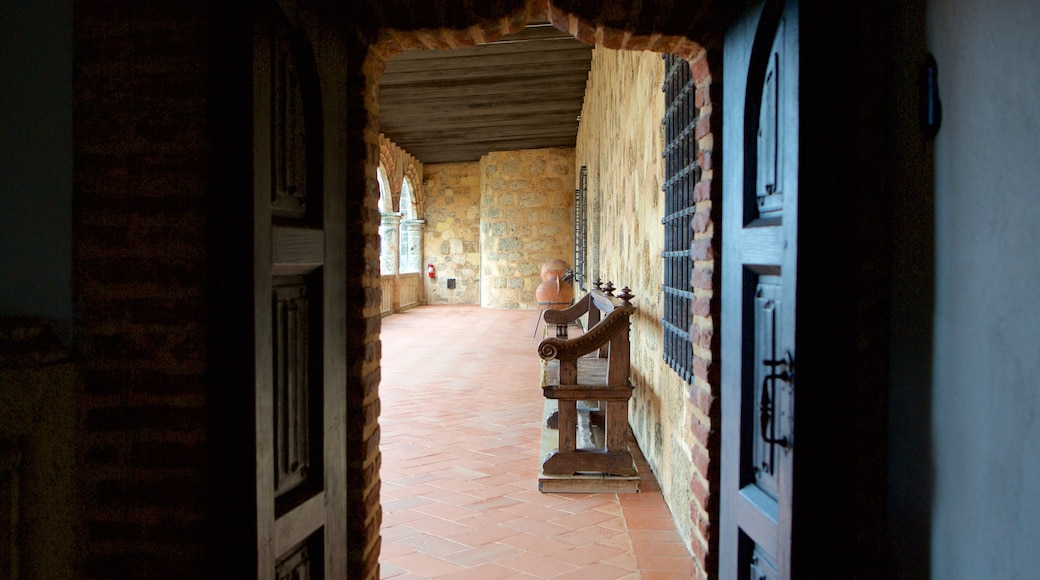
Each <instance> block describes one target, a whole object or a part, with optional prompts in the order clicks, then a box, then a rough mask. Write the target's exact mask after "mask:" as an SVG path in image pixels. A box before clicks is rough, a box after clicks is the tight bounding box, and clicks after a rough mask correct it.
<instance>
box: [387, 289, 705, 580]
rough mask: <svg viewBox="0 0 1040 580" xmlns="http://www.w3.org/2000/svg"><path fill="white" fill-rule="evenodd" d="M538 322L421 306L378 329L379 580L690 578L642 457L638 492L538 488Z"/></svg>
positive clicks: (526, 313)
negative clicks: (559, 491) (563, 491)
mask: <svg viewBox="0 0 1040 580" xmlns="http://www.w3.org/2000/svg"><path fill="white" fill-rule="evenodd" d="M536 314H537V313H536V312H535V311H532V310H492V309H483V308H479V307H476V306H424V307H419V308H416V309H412V310H408V311H406V312H404V313H400V314H394V315H392V316H389V317H387V318H385V319H383V321H382V335H381V337H382V383H381V386H380V398H381V403H382V409H381V416H380V419H379V424H380V429H381V437H380V447H381V451H382V468H381V477H382V491H381V497H382V506H383V524H382V550H381V556H380V566H381V576H382V578H394V579H397V580H404V579H411V578H452V579H454V578H473V579H480V580H491V579H496V578H559V579H567V578H580V579H582V580H609V579H613V578H626V579H636V578H641V579H644V580H647V579H663V578H668V579H672V578H675V579H679V578H689V577H690V575H691V569H692V559H691V556H690V554H689V552H688V550H687V548H686V547H685V546H684V545H683V543H682V540H681V539H680V537H679V535H678V533H677V532H676V531H675V527H674V524H673V523H672V519H671V516H670V514H669V512H668V508H667V507H666V506H665V503H664V500H663V499H662V497H661V494H660V491H659V488H658V486H657V484H656V482H655V481H654V480H653V476H652V474H650V469H649V467H648V466H647V465H646V463H645V462H644V461H643V459H642V457H641V456H639V457H638V465H639V469H640V473H641V474H642V475H643V476H644V477H643V481H642V492H641V493H623V494H614V493H596V494H543V493H541V492H539V491H538V473H539V461H540V458H539V453H540V451H539V444H540V439H541V428H540V425H541V419H542V408H543V401H544V399H543V398H542V393H541V389H539V388H538V380H539V360H538V356H537V354H536V351H535V349H536V346H537V344H538V339H536V338H532V330H533V329H534V326H535V317H536ZM538 334H539V336H540V335H541V331H540V330H539V332H538Z"/></svg>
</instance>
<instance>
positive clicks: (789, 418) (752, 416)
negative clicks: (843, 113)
mask: <svg viewBox="0 0 1040 580" xmlns="http://www.w3.org/2000/svg"><path fill="white" fill-rule="evenodd" d="M797 16H798V11H797V2H792V1H789V2H786V4H785V3H784V2H769V3H767V4H766V5H764V6H763V5H759V7H758V9H756V10H754V11H753V12H752V13H750V14H748V15H747V16H746V17H745V18H743V19H742V20H741V21H740V22H739V23H738V24H737V25H736V26H734V27H733V29H731V30H730V31H729V32H728V33H727V36H726V44H725V56H724V58H725V62H724V68H725V70H726V75H725V81H724V82H725V86H724V93H725V95H726V101H725V106H724V111H725V113H724V114H725V118H724V120H723V131H724V142H725V143H726V150H727V152H729V153H728V154H727V159H726V167H725V168H724V176H723V179H724V182H723V188H724V191H725V192H726V195H725V196H724V198H723V233H722V239H723V247H722V260H723V264H722V276H723V290H722V292H723V296H722V332H723V336H722V361H721V376H722V458H721V464H722V474H721V475H722V481H721V521H720V561H719V567H720V576H721V577H722V578H751V579H754V580H760V579H766V580H779V579H786V578H790V573H791V549H790V548H791V530H792V516H793V511H792V497H793V496H792V482H793V478H792V466H793V458H794V453H795V440H794V433H795V422H794V419H795V417H794V408H795V407H794V396H795V386H794V384H795V383H794V358H795V340H794V328H795V325H794V316H795V282H796V277H795V273H796V251H797V236H796V233H797V193H798V100H797V99H798V95H797V86H798V85H797V81H798V79H797V76H798V48H797V47H798V18H797Z"/></svg>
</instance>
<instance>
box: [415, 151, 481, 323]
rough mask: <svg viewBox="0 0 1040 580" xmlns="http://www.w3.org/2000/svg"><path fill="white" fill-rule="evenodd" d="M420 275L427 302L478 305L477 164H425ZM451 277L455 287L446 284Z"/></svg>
mask: <svg viewBox="0 0 1040 580" xmlns="http://www.w3.org/2000/svg"><path fill="white" fill-rule="evenodd" d="M423 180H424V187H423V189H424V190H425V191H426V229H425V233H424V235H423V248H424V255H423V258H424V259H423V263H424V264H433V266H434V268H436V270H437V275H436V277H435V278H433V279H430V278H428V277H426V276H423V280H424V283H425V285H426V302H427V304H480V164H479V163H444V164H438V165H427V166H426V167H425V173H424V176H423ZM449 279H454V280H455V289H454V290H451V289H448V287H447V281H448V280H449Z"/></svg>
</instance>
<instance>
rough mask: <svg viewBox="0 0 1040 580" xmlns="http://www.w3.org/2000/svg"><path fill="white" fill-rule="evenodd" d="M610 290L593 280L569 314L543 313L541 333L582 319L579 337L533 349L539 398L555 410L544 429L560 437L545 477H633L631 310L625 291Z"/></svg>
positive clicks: (551, 340) (547, 459)
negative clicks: (540, 370)
mask: <svg viewBox="0 0 1040 580" xmlns="http://www.w3.org/2000/svg"><path fill="white" fill-rule="evenodd" d="M613 290H614V286H613V284H611V283H610V282H607V283H606V284H601V283H600V282H598V281H597V283H596V288H595V289H594V290H592V291H591V292H590V293H589V294H588V295H586V296H585V297H584V298H582V299H581V300H579V301H578V302H576V303H575V304H574V305H573V306H571V307H570V308H567V309H566V310H547V311H545V313H544V314H543V318H544V321H545V325H546V327H550V326H552V325H556V326H557V327H558V328H559V327H564V328H565V327H566V326H567V325H568V324H570V323H572V322H574V321H576V320H577V319H578V318H580V317H581V316H584V315H586V314H587V315H588V319H587V321H586V328H587V330H586V331H584V332H583V333H582V334H581V335H580V336H576V337H574V338H566V337H565V336H557V337H553V338H546V339H544V340H542V341H541V343H539V345H538V356H539V357H540V358H541V359H542V361H543V377H542V394H543V395H544V396H545V397H546V399H551V400H555V402H556V404H557V410H556V413H554V414H550V415H549V417H547V424H546V426H545V427H544V428H550V429H551V428H553V427H556V428H557V436H558V446H557V448H556V449H553V450H552V451H551V452H549V453H548V454H547V456H546V457H545V459H544V461H543V463H542V473H543V474H544V475H547V476H571V475H575V474H581V473H593V474H602V475H605V476H623V477H631V476H636V475H637V472H636V467H635V463H634V461H633V459H632V454H631V452H630V451H629V443H628V400H629V399H630V398H631V396H632V390H633V386H632V382H631V380H630V378H629V374H630V368H629V360H630V353H629V329H630V321H629V319H630V317H631V316H632V314H633V313H634V312H635V311H636V308H635V306H633V305H632V303H631V302H630V301H631V300H632V298H634V296H633V295H632V294H631V293H630V291H629V289H628V288H624V289H622V291H621V293H620V294H619V295H617V296H614V294H613ZM543 491H544V490H543Z"/></svg>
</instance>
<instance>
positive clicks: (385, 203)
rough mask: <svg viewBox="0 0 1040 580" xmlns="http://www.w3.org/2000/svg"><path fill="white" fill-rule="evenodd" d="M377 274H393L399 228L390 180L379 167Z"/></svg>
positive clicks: (399, 215) (399, 218) (398, 215)
mask: <svg viewBox="0 0 1040 580" xmlns="http://www.w3.org/2000/svg"><path fill="white" fill-rule="evenodd" d="M377 180H378V181H379V215H380V216H381V217H382V221H381V222H380V224H379V273H380V274H383V275H386V274H394V273H395V271H396V270H395V268H394V266H395V265H396V264H397V259H398V258H397V230H398V228H399V227H400V221H401V214H398V213H395V212H394V207H393V197H392V195H391V192H390V180H389V179H387V177H386V169H384V168H383V166H382V165H380V166H379V171H378V175H377Z"/></svg>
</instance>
